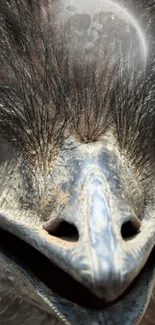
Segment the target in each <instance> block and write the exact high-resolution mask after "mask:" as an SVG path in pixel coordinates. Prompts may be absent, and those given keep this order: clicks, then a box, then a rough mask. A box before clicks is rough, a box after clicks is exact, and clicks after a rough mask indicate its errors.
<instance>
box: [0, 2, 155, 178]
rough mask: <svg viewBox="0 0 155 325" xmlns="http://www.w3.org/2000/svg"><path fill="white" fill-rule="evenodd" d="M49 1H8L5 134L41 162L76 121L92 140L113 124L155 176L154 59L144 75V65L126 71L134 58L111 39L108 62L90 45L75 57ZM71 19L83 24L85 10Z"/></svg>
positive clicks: (131, 154) (4, 5)
mask: <svg viewBox="0 0 155 325" xmlns="http://www.w3.org/2000/svg"><path fill="white" fill-rule="evenodd" d="M48 6H49V2H48V1H41V0H40V1H36V0H34V1H31V0H29V1H28V0H27V1H25V0H11V1H5V0H3V1H1V3H0V26H1V27H0V33H1V37H0V48H1V54H0V80H1V83H0V130H1V133H2V134H3V135H5V134H7V136H8V137H9V140H10V141H11V139H15V140H16V143H17V145H18V146H19V148H20V150H22V151H23V152H24V154H25V155H27V157H28V159H29V160H30V161H32V162H33V159H35V154H38V155H42V157H45V156H47V155H50V157H52V155H54V152H55V150H56V148H58V147H60V146H61V143H62V141H63V139H64V131H65V128H66V126H67V125H69V124H70V125H72V130H74V132H76V133H78V134H79V135H80V137H81V140H82V141H86V142H87V141H94V140H97V139H98V138H99V137H100V136H102V135H103V134H104V133H105V132H106V130H107V129H108V128H112V129H114V133H115V136H116V138H117V139H118V143H119V146H120V150H122V151H124V152H126V154H127V156H128V158H129V159H130V161H131V162H132V163H134V165H135V166H136V168H137V170H138V171H139V173H141V172H142V170H144V168H145V171H146V170H147V174H149V175H150V173H152V170H153V168H152V166H153V165H154V162H155V112H154V109H153V107H154V101H155V98H154V89H153V85H152V84H153V80H154V69H153V67H154V62H150V64H149V66H148V67H147V71H145V75H144V74H143V72H142V73H141V72H139V76H138V77H137V70H136V68H135V71H134V72H133V71H131V72H130V71H128V72H127V71H126V72H124V71H123V68H124V67H125V66H126V64H127V63H128V61H129V57H127V55H126V54H125V56H124V57H123V59H122V58H121V59H119V58H118V56H117V57H116V58H114V53H115V52H116V51H115V50H116V48H114V50H113V52H109V51H112V50H111V47H110V45H108V46H109V47H108V49H109V51H108V53H107V54H106V55H105V56H104V62H103V65H100V63H101V60H100V58H98V61H94V57H95V56H93V55H92V53H91V50H90V53H89V49H87V51H86V52H84V51H83V50H81V51H83V52H80V54H79V52H78V51H77V52H76V62H75V60H74V59H75V58H74V57H73V53H72V48H71V49H70V48H67V46H66V45H65V42H66V43H67V42H68V44H69V42H70V39H69V40H68V39H67V38H66V36H65V35H66V34H65V29H64V30H62V26H61V25H60V26H59V25H58V26H57V25H55V24H54V23H53V22H52V18H53V17H52V14H53V13H52V9H51V8H52V5H51V6H50V9H49V7H48ZM74 18H75V17H74ZM99 19H100V17H99ZM102 19H107V17H102ZM106 21H107V20H105V23H106ZM70 23H73V25H75V24H76V28H77V25H78V24H79V21H78V17H76V22H75V19H74V21H73V22H71V21H70ZM121 23H122V22H121ZM67 26H68V25H67ZM121 26H122V25H120V28H121ZM114 27H115V25H114V26H113V30H112V32H114ZM55 28H56V29H57V30H56V32H55ZM67 28H68V27H67ZM108 28H109V27H107V31H108ZM110 28H111V27H110ZM107 35H108V38H107V39H106V42H107V43H108V42H109V33H107ZM73 36H74V35H73ZM104 36H105V35H104ZM71 37H72V36H71ZM125 39H126V37H125ZM128 41H129V40H128V39H127V40H126V43H125V45H127V44H128V43H127V42H128ZM107 43H106V44H107ZM109 43H110V42H109ZM92 44H93V46H94V44H96V43H92ZM94 51H95V52H93V54H94V53H95V54H96V53H97V52H96V49H95V50H94ZM125 51H126V52H127V51H128V49H126V50H125ZM126 52H125V53H126ZM81 53H82V54H81ZM85 54H86V55H85ZM97 55H98V54H97ZM112 59H115V64H112ZM80 60H81V61H80ZM81 62H82V63H81ZM122 62H123V63H122ZM122 71H123V72H122Z"/></svg>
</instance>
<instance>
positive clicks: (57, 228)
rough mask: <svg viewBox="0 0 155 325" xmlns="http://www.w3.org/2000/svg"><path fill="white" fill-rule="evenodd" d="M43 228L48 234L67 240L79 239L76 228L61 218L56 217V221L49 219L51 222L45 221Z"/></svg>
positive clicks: (74, 240) (75, 240)
mask: <svg viewBox="0 0 155 325" xmlns="http://www.w3.org/2000/svg"><path fill="white" fill-rule="evenodd" d="M43 228H44V229H45V230H46V231H47V232H48V233H49V234H50V235H52V236H54V237H57V238H60V239H62V240H65V241H68V242H77V241H78V239H79V234H78V231H77V228H76V227H75V226H74V225H71V224H70V223H69V222H67V221H65V220H62V219H58V220H56V221H55V220H51V222H47V223H45V224H44V226H43Z"/></svg>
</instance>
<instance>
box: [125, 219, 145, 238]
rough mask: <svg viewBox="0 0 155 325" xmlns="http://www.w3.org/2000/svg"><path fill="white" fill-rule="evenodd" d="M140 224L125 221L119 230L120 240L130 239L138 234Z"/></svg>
mask: <svg viewBox="0 0 155 325" xmlns="http://www.w3.org/2000/svg"><path fill="white" fill-rule="evenodd" d="M139 228H140V223H139V222H133V221H131V220H130V221H127V222H126V223H124V224H123V225H122V228H121V235H122V238H123V239H125V240H129V239H132V238H133V237H135V236H136V235H137V234H138V233H139Z"/></svg>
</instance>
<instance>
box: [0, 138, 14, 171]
mask: <svg viewBox="0 0 155 325" xmlns="http://www.w3.org/2000/svg"><path fill="white" fill-rule="evenodd" d="M13 156H14V148H13V145H12V144H11V143H10V142H9V141H7V140H6V139H5V138H4V137H2V136H1V135H0V166H1V165H3V164H5V163H6V162H8V161H10V160H11V159H12V158H13Z"/></svg>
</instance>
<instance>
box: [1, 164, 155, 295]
mask: <svg viewBox="0 0 155 325" xmlns="http://www.w3.org/2000/svg"><path fill="white" fill-rule="evenodd" d="M76 176H77V174H76ZM123 211H124V209H123V208H122V207H121V206H119V203H118V200H117V197H116V193H114V191H113V189H112V188H111V185H110V183H109V180H108V179H107V177H105V173H104V172H103V170H101V168H100V167H99V166H98V165H96V164H95V165H94V164H89V165H88V166H86V165H85V166H84V168H83V169H82V170H81V169H80V173H79V176H78V177H76V178H75V179H74V180H73V181H72V186H71V188H70V198H69V200H68V203H67V204H66V205H65V208H64V209H63V210H62V213H61V215H59V218H56V217H55V218H53V219H51V220H49V221H48V222H46V223H44V225H43V226H42V227H39V228H36V229H31V228H30V226H28V225H26V224H23V223H19V221H18V222H17V221H15V220H11V219H8V218H7V217H6V216H4V215H1V218H0V227H2V228H3V229H4V230H7V231H10V232H13V233H14V234H15V235H17V236H18V237H20V238H21V239H23V240H25V241H26V242H28V243H29V244H30V245H32V246H33V247H35V248H36V249H37V250H39V251H40V252H41V253H42V254H44V255H45V256H46V257H47V258H49V260H51V261H52V262H54V263H55V264H56V265H57V266H59V267H60V268H61V269H63V270H64V271H65V272H67V273H68V274H70V275H71V276H72V277H73V278H75V279H76V280H77V281H79V282H80V283H82V284H83V285H84V286H86V287H87V288H88V289H89V290H90V291H92V292H93V293H94V294H95V295H96V296H98V297H99V298H103V299H105V300H106V301H114V300H115V299H117V298H118V297H119V296H120V295H121V294H122V293H123V292H124V291H125V290H126V289H127V287H128V286H129V285H130V284H131V282H132V281H133V280H134V278H135V277H136V276H137V275H138V274H139V272H140V271H141V269H142V268H143V266H144V265H145V263H146V261H147V259H148V257H149V254H150V252H151V250H152V248H153V246H154V242H153V238H154V232H155V231H154V228H153V227H152V224H151V222H150V223H149V222H148V226H147V227H145V228H144V229H143V230H141V228H140V223H139V221H138V220H137V217H136V216H134V215H133V214H132V213H130V211H128V215H126V214H124V213H123ZM56 219H57V224H56V223H55V220H56ZM62 221H63V222H66V223H68V224H72V225H74V227H76V229H77V231H78V234H79V238H78V240H77V241H68V240H66V239H65V238H61V237H58V236H56V235H55V234H54V232H55V229H56V228H58V227H59V224H61V223H62ZM129 222H130V224H131V225H132V226H133V228H134V229H136V232H135V235H134V236H132V237H131V238H128V240H125V238H123V236H122V226H123V225H124V224H127V223H129ZM52 227H53V233H52ZM137 230H138V231H137ZM148 232H150V236H148Z"/></svg>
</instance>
